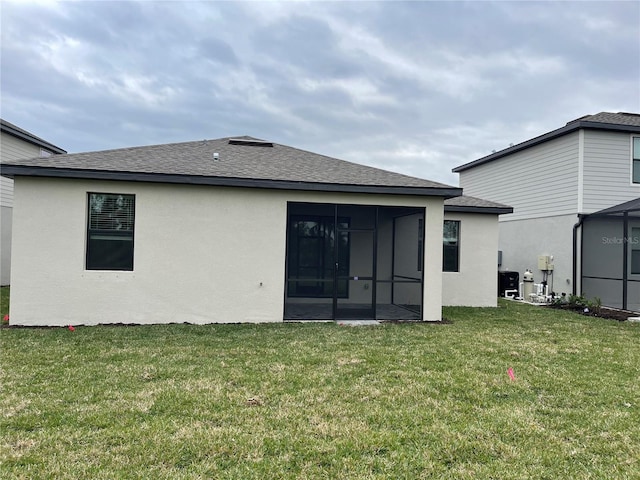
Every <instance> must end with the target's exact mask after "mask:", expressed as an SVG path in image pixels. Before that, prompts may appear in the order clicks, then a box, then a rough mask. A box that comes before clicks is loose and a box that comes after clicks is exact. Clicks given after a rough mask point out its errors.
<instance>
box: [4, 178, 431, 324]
mask: <svg viewBox="0 0 640 480" xmlns="http://www.w3.org/2000/svg"><path fill="white" fill-rule="evenodd" d="M15 187H16V188H15V197H14V222H13V231H14V248H13V255H12V262H13V278H12V289H11V323H12V324H17V325H67V324H74V325H79V324H98V323H120V322H121V323H141V324H150V323H171V322H178V323H182V322H189V323H226V322H232V323H235V322H280V321H282V319H283V304H284V276H285V275H284V273H285V272H284V270H285V245H286V218H287V202H288V201H292V202H324V203H329V202H333V203H350V204H376V205H398V206H400V205H406V206H417V207H424V208H426V214H425V215H426V218H425V225H426V234H425V252H427V251H428V252H429V255H428V256H425V285H424V310H423V319H424V320H440V319H441V318H442V316H441V305H442V275H441V273H440V268H441V264H442V198H439V197H407V196H401V195H396V196H391V195H389V196H379V195H378V196H373V195H365V194H333V193H315V192H292V191H276V190H260V189H235V188H224V187H206V186H190V185H189V186H188V185H163V184H144V183H133V182H106V181H83V180H63V179H42V178H30V177H18V178H16V182H15ZM87 192H104V193H122V194H134V195H136V204H135V208H136V218H135V240H134V242H135V250H134V270H133V271H131V272H116V271H87V270H85V265H84V263H85V242H86V216H87Z"/></svg>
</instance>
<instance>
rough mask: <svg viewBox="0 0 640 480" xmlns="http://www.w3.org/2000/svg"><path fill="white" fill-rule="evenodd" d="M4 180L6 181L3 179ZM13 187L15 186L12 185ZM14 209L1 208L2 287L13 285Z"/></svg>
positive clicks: (0, 278)
mask: <svg viewBox="0 0 640 480" xmlns="http://www.w3.org/2000/svg"><path fill="white" fill-rule="evenodd" d="M3 180H4V179H3ZM12 186H13V185H12ZM12 212H13V208H12V207H5V206H4V205H3V206H2V207H0V244H1V245H2V248H0V285H2V286H5V285H9V284H10V283H11V222H12Z"/></svg>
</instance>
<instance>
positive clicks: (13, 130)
mask: <svg viewBox="0 0 640 480" xmlns="http://www.w3.org/2000/svg"><path fill="white" fill-rule="evenodd" d="M0 131H3V132H6V133H8V134H9V135H13V136H14V137H17V138H20V139H22V140H24V141H26V142H29V143H32V144H34V145H38V146H39V147H42V148H46V149H47V150H51V151H52V152H53V153H67V151H66V150H63V149H62V148H60V147H57V146H55V145H54V144H53V143H49V142H47V141H46V140H43V139H42V138H40V137H36V136H35V135H34V134H33V133H31V132H27V131H26V130H24V129H22V128H20V127H18V126H16V125H14V124H13V123H10V122H7V121H6V120H3V119H1V118H0Z"/></svg>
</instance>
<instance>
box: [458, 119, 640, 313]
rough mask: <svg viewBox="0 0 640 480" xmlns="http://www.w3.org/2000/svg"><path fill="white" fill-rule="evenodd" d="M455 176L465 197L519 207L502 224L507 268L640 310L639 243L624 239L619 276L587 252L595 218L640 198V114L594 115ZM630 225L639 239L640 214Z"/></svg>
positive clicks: (563, 288) (501, 244)
mask: <svg viewBox="0 0 640 480" xmlns="http://www.w3.org/2000/svg"><path fill="white" fill-rule="evenodd" d="M453 171H454V172H457V173H459V175H460V186H461V187H462V188H463V189H464V192H465V194H468V195H472V196H478V197H481V198H485V199H488V200H492V201H496V202H501V203H506V204H509V205H511V206H512V207H513V209H514V210H513V213H511V214H506V215H502V216H501V217H500V228H499V230H500V233H499V249H500V250H501V251H502V265H503V268H504V269H507V270H514V271H518V272H524V271H525V269H527V268H530V269H531V270H532V271H533V273H534V281H536V282H540V281H546V282H547V284H548V285H549V287H550V289H551V290H552V291H555V292H557V293H559V294H560V293H566V294H571V293H574V294H583V295H585V296H587V297H589V298H595V297H598V298H600V299H601V300H602V302H603V304H604V305H608V306H612V307H617V308H627V309H632V310H639V309H640V283H639V282H640V271H638V270H637V269H634V268H633V266H632V264H631V262H632V259H633V258H635V257H634V255H635V253H634V251H635V247H634V242H632V241H631V240H632V239H631V237H629V236H627V237H624V238H623V237H622V236H618V237H616V238H619V239H620V241H621V242H622V243H623V244H624V249H623V250H625V254H624V258H623V257H622V255H620V256H619V258H620V260H619V262H620V268H617V267H616V272H618V271H619V272H620V273H619V274H618V273H615V274H614V273H613V272H612V271H611V269H609V268H608V267H607V265H605V263H606V262H605V261H604V258H608V256H607V257H600V259H601V261H600V262H598V261H594V259H593V258H585V256H586V254H587V252H586V251H583V250H582V249H581V247H582V246H583V242H584V238H583V229H582V226H583V224H584V222H583V220H584V219H585V218H586V216H587V215H593V214H596V213H597V212H600V211H603V210H606V209H609V208H611V207H614V206H616V205H624V204H626V203H627V202H632V201H635V200H637V199H638V198H640V115H638V114H635V113H624V112H620V113H609V112H601V113H598V114H595V115H587V116H585V117H581V118H578V119H577V120H573V121H570V122H568V123H567V124H566V125H565V126H563V127H561V128H558V129H556V130H553V131H551V132H548V133H545V134H544V135H541V136H538V137H535V138H532V139H530V140H527V141H525V142H523V143H520V144H517V145H514V146H511V147H509V148H507V149H504V150H501V151H498V152H495V153H492V154H491V155H488V156H486V157H483V158H480V159H477V160H475V161H472V162H470V163H467V164H465V165H461V166H459V167H456V168H454V169H453ZM631 211H633V210H631ZM619 217H620V216H619ZM594 218H595V217H593V218H592V220H593V219H594ZM599 218H601V219H602V218H604V217H603V216H602V215H600V216H599ZM608 218H609V219H610V220H611V219H612V218H613V215H610V216H609V217H608ZM620 218H621V217H620ZM627 220H628V221H627V223H626V226H627V229H628V232H635V230H634V229H636V228H638V227H639V226H640V224H638V220H637V215H636V216H635V218H634V216H633V215H627ZM591 223H592V226H593V225H595V223H594V222H591ZM599 223H600V224H602V222H599ZM620 225H622V223H620ZM590 228H591V227H590ZM620 231H621V230H620ZM621 232H622V231H621ZM601 233H602V235H600V236H599V237H600V242H601V243H606V238H608V237H607V235H609V233H610V232H609V233H607V232H606V231H605V230H603V231H602V232H601ZM589 235H590V238H592V239H593V238H596V237H597V235H596V237H594V236H593V233H590V234H589ZM585 262H588V264H589V265H588V267H587V266H586V264H585ZM622 262H626V263H625V264H624V268H622V267H623V265H622ZM585 267H586V268H585ZM594 268H595V270H594ZM623 272H626V274H625V275H626V276H623ZM623 290H624V291H625V292H626V294H625V295H624V302H623V294H622V292H623Z"/></svg>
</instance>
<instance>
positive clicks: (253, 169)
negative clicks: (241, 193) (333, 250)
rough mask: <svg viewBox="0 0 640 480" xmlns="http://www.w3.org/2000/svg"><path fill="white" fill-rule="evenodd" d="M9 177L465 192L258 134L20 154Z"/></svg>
mask: <svg viewBox="0 0 640 480" xmlns="http://www.w3.org/2000/svg"><path fill="white" fill-rule="evenodd" d="M214 154H217V158H215V155H214ZM2 175H4V176H9V177H12V176H18V175H24V176H40V177H62V178H83V179H106V180H128V181H142V182H161V183H187V184H200V185H225V186H239V187H258V188H276V189H293V190H316V191H317V190H319V191H333V192H362V193H393V194H407V195H432V196H443V197H453V196H458V195H460V194H461V193H462V189H460V188H458V187H453V186H450V185H445V184H442V183H437V182H432V181H430V180H423V179H420V178H416V177H410V176H407V175H402V174H399V173H393V172H388V171H385V170H380V169H378V168H373V167H368V166H364V165H359V164H356V163H351V162H347V161H344V160H338V159H337V158H332V157H327V156H324V155H319V154H316V153H311V152H307V151H305V150H299V149H297V148H293V147H288V146H286V145H279V144H277V143H272V142H266V141H264V140H258V139H255V138H252V137H227V138H220V139H216V140H202V141H196V142H186V143H172V144H167V145H152V146H146V147H132V148H122V149H118V150H105V151H99V152H88V153H74V154H66V155H57V156H56V158H55V159H52V158H32V159H25V160H12V161H11V162H7V163H3V164H2Z"/></svg>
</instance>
